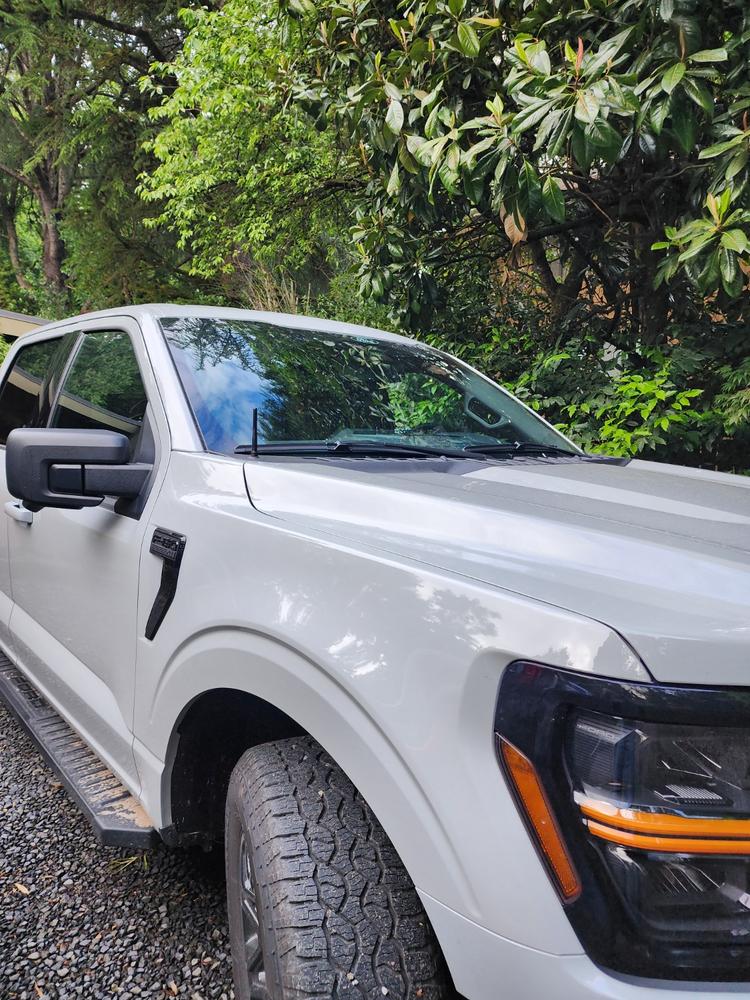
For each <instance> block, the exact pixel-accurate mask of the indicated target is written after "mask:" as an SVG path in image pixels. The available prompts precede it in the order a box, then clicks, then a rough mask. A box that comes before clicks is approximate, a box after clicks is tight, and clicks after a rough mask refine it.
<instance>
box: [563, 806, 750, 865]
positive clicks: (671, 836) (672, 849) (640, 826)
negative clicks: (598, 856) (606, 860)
mask: <svg viewBox="0 0 750 1000" xmlns="http://www.w3.org/2000/svg"><path fill="white" fill-rule="evenodd" d="M578 805H579V807H580V810H581V812H582V813H583V815H584V816H585V817H586V819H587V826H588V829H589V832H590V833H592V834H593V835H594V836H595V837H599V838H601V839H602V840H607V841H610V842H611V843H613V844H620V845H621V846H622V847H637V848H640V849H641V850H646V851H663V852H668V853H678V854H750V820H747V819H705V818H695V819H691V818H690V817H689V816H675V815H671V814H669V813H650V812H642V811H641V810H638V809H623V808H619V807H617V806H613V805H612V804H611V803H609V802H600V801H597V800H595V799H587V798H580V799H579V801H578Z"/></svg>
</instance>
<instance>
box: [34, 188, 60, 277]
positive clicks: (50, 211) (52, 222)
mask: <svg viewBox="0 0 750 1000" xmlns="http://www.w3.org/2000/svg"><path fill="white" fill-rule="evenodd" d="M39 204H40V207H41V209H42V272H43V274H44V281H45V284H46V285H47V288H48V289H49V291H51V292H52V293H53V295H55V296H60V295H63V294H64V293H65V285H66V279H65V272H64V270H63V261H64V259H65V246H64V244H63V240H62V237H61V236H60V227H59V216H58V212H57V209H56V207H55V204H54V202H53V199H52V198H51V197H50V194H49V192H48V191H47V190H46V189H45V188H40V189H39Z"/></svg>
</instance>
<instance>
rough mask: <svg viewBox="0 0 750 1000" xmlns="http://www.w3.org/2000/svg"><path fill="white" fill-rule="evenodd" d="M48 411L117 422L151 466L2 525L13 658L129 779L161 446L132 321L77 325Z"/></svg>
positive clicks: (132, 781)
mask: <svg viewBox="0 0 750 1000" xmlns="http://www.w3.org/2000/svg"><path fill="white" fill-rule="evenodd" d="M46 422H47V423H48V425H49V426H51V427H60V428H106V429H108V430H115V431H119V432H120V433H123V434H125V435H126V436H127V437H128V438H129V440H130V443H131V458H132V459H133V460H135V461H146V462H150V463H152V464H153V466H154V472H153V474H152V477H151V480H150V482H149V484H148V485H147V487H146V491H145V492H144V494H143V495H142V496H141V498H139V501H137V502H127V503H125V502H123V501H121V500H120V501H115V500H114V499H112V498H108V499H105V501H104V503H102V504H101V506H99V507H86V508H84V509H82V510H58V509H53V508H45V509H43V510H41V511H39V512H36V513H35V514H34V516H33V523H32V524H31V525H30V526H26V525H23V524H20V523H17V522H15V521H13V520H9V525H8V530H9V553H10V575H11V583H12V596H13V601H14V606H13V611H12V618H11V632H12V639H13V643H14V647H15V655H16V659H17V661H18V663H19V665H20V666H21V667H22V668H23V669H24V670H25V671H26V672H27V673H28V674H29V675H30V676H31V677H32V679H33V680H34V681H35V682H36V684H37V685H38V686H39V687H40V688H41V689H42V690H43V692H44V693H45V694H46V695H47V696H48V698H49V699H50V700H51V701H52V702H53V704H55V706H56V707H57V709H58V710H59V711H60V712H61V713H62V714H63V715H64V716H65V717H66V718H67V719H68V720H69V721H70V722H71V723H72V725H73V726H74V727H75V728H76V729H77V730H78V731H79V732H80V733H81V734H82V735H83V736H84V738H85V739H86V740H87V742H88V743H89V744H90V745H91V746H93V747H94V749H95V750H96V751H97V752H98V754H99V756H100V757H102V759H104V760H105V761H106V763H107V764H108V765H109V766H110V767H111V768H112V769H113V770H114V771H115V772H116V773H117V774H118V775H119V776H120V777H121V778H122V780H123V781H125V783H126V784H128V785H129V786H130V787H131V788H132V789H134V790H137V786H138V781H137V777H136V770H135V764H134V759H133V752H132V716H133V694H134V691H133V687H134V678H135V651H136V612H137V602H138V577H139V562H140V552H141V546H142V543H143V540H144V533H145V530H146V525H147V523H148V513H149V510H150V508H151V506H152V504H153V501H154V498H155V496H156V493H157V491H158V487H159V485H160V482H161V478H162V477H163V472H164V468H165V463H166V460H167V456H168V453H169V446H168V437H167V430H166V422H165V419H164V414H163V411H162V409H161V405H160V400H159V396H158V392H157V389H156V383H155V380H154V377H153V373H152V371H151V368H150V365H149V362H148V358H147V355H146V352H145V348H144V344H143V341H142V335H141V333H140V329H139V328H138V325H137V324H136V323H135V321H134V320H129V319H122V320H119V319H118V320H117V322H115V323H113V322H112V320H111V319H110V320H109V322H108V324H107V325H106V326H100V325H90V324H89V325H86V326H85V327H84V329H82V331H81V332H80V336H79V337H78V340H77V343H76V345H75V348H74V350H73V352H72V354H71V357H70V360H69V363H68V365H67V366H66V369H65V372H64V374H63V377H62V379H61V384H60V387H59V391H58V392H57V393H56V395H55V397H54V399H53V400H52V403H51V406H50V412H49V416H48V419H47V421H46ZM6 520H7V519H6Z"/></svg>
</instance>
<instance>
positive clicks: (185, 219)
mask: <svg viewBox="0 0 750 1000" xmlns="http://www.w3.org/2000/svg"><path fill="white" fill-rule="evenodd" d="M181 14H182V17H183V20H184V22H185V23H186V25H187V26H188V27H189V29H190V32H189V35H188V37H187V40H186V43H185V46H184V48H183V51H182V52H181V53H180V55H179V56H178V57H177V59H176V60H175V61H174V63H171V64H170V65H169V66H168V67H156V70H155V75H154V76H152V79H151V81H150V82H149V83H148V84H147V89H149V90H153V89H154V88H158V87H159V76H158V74H159V72H160V71H161V72H169V73H170V74H175V76H176V78H177V81H178V86H177V87H176V88H175V89H174V90H173V91H172V92H171V93H168V94H167V95H166V96H165V99H164V101H163V103H162V104H161V105H160V106H159V107H158V109H156V110H155V111H154V112H153V118H154V120H155V121H156V123H157V124H158V125H159V132H158V134H157V135H156V137H155V138H154V139H153V141H151V142H150V143H149V146H148V148H149V149H150V151H151V152H152V153H153V154H154V156H155V157H156V159H157V161H158V162H157V166H156V168H155V169H154V170H153V171H152V172H151V173H148V174H144V176H143V178H142V186H141V193H142V195H143V196H144V197H145V198H146V199H147V200H149V201H156V202H157V203H158V204H160V205H161V211H160V213H159V214H158V216H157V218H156V219H155V223H156V224H157V225H159V226H165V227H169V228H171V229H173V230H175V231H176V232H177V234H178V236H179V240H180V245H181V246H182V247H190V249H191V250H192V253H193V257H192V259H191V262H190V268H191V271H192V272H193V273H196V274H199V275H202V276H206V277H213V276H215V275H219V274H222V273H228V272H231V271H232V269H233V268H234V267H235V266H236V265H238V264H239V265H240V266H241V265H242V264H243V262H246V261H250V262H261V263H263V264H266V265H272V266H274V267H276V268H278V269H280V270H281V271H283V272H291V273H292V274H293V275H294V277H295V278H296V279H299V282H300V284H302V285H303V286H304V285H309V284H312V285H314V286H320V285H323V286H324V285H325V280H326V278H327V276H328V273H329V269H330V268H329V265H331V264H333V263H335V262H336V260H337V258H338V257H339V256H340V254H341V249H342V242H343V241H342V240H341V239H340V237H339V233H338V228H339V226H338V221H337V218H338V215H339V212H340V202H341V199H342V198H345V197H346V194H347V189H348V185H349V184H350V183H351V184H356V179H352V180H351V181H349V180H348V179H347V178H346V177H345V176H344V177H342V176H340V175H338V174H337V159H338V151H337V149H336V145H335V143H332V142H331V137H330V135H327V134H325V133H322V132H320V131H318V130H316V129H315V127H314V125H313V123H311V122H310V120H309V119H308V118H307V117H306V116H304V115H301V114H299V113H297V112H296V110H295V109H292V110H291V111H290V110H288V109H285V107H284V101H283V95H282V93H281V91H280V90H279V88H278V87H277V86H276V84H275V80H276V76H277V74H278V72H279V66H280V65H281V64H283V63H289V62H291V61H292V60H293V59H294V58H295V57H296V56H297V55H298V51H297V50H296V49H295V46H294V45H293V44H292V43H291V42H290V43H288V44H287V45H285V46H283V47H282V45H281V41H280V39H279V37H278V34H277V32H276V26H275V21H274V17H273V15H274V5H273V4H272V3H271V2H268V0H242V2H238V0H228V2H227V3H225V4H223V5H222V8H221V10H220V11H215V12H209V11H207V10H199V11H195V10H183V11H182V12H181Z"/></svg>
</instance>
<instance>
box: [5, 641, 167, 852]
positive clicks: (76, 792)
mask: <svg viewBox="0 0 750 1000" xmlns="http://www.w3.org/2000/svg"><path fill="white" fill-rule="evenodd" d="M0 698H2V700H3V701H4V702H5V704H6V705H7V706H8V708H9V709H10V710H11V711H12V712H13V714H14V715H15V716H16V717H17V718H18V720H19V721H20V722H21V724H22V725H23V726H24V727H25V728H26V729H27V730H28V732H29V734H30V735H31V736H32V737H33V739H34V740H35V741H36V743H37V744H38V745H39V749H40V750H41V752H42V756H43V757H44V758H45V759H46V760H47V762H48V763H49V764H50V765H51V767H52V768H53V769H54V770H55V771H56V772H57V773H58V775H59V776H60V780H61V782H62V784H63V786H64V787H65V789H66V790H67V792H68V794H69V795H70V797H71V798H72V799H73V800H74V802H76V803H77V804H78V806H79V807H80V809H81V811H82V812H83V814H84V815H85V817H86V819H87V820H88V821H89V823H90V824H91V826H92V827H93V829H94V833H95V834H96V837H97V840H98V841H99V842H100V843H101V844H103V845H104V846H106V847H134V848H146V847H153V846H154V844H156V843H157V841H158V835H157V833H156V831H155V830H154V828H153V827H152V826H151V820H150V819H149V817H148V816H147V815H146V813H145V811H144V809H143V807H142V806H141V804H140V803H139V802H138V800H137V799H136V798H135V797H134V796H133V795H132V794H131V793H130V792H129V791H128V789H127V788H125V786H124V785H123V784H122V782H121V781H120V780H119V778H117V777H116V776H115V775H114V774H113V773H112V772H111V771H110V770H109V768H108V767H107V766H106V765H105V764H104V763H103V762H102V761H101V760H100V759H99V758H98V757H97V756H96V754H95V753H94V751H93V750H92V749H91V748H90V747H89V746H88V745H87V744H86V743H84V741H83V740H82V739H81V737H80V736H79V735H78V733H76V732H74V730H72V729H71V728H70V726H69V725H68V724H67V722H66V721H65V720H64V719H63V718H61V717H60V716H59V715H58V714H57V712H56V711H55V710H54V708H52V706H51V705H49V704H48V703H47V702H46V701H45V699H44V698H43V697H42V696H41V695H40V694H39V692H38V691H37V690H36V689H35V688H34V687H32V685H31V684H30V683H29V681H28V680H27V679H26V678H25V677H24V675H23V674H22V673H21V672H20V670H18V669H17V668H16V667H15V666H14V665H13V664H12V663H11V662H10V660H9V659H8V658H7V657H6V656H5V655H4V654H3V653H2V652H0Z"/></svg>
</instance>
